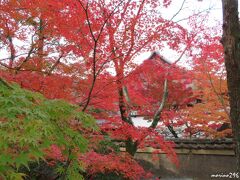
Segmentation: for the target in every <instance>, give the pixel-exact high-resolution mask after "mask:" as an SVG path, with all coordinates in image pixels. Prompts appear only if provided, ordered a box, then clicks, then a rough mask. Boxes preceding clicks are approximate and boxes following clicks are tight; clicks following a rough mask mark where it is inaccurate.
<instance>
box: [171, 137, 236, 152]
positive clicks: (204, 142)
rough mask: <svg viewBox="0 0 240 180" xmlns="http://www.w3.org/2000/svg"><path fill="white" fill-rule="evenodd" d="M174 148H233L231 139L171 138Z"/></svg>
mask: <svg viewBox="0 0 240 180" xmlns="http://www.w3.org/2000/svg"><path fill="white" fill-rule="evenodd" d="M170 141H173V142H174V143H175V149H194V150H200V149H204V150H233V149H234V143H233V140H232V139H171V140H170Z"/></svg>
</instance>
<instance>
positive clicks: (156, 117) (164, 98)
mask: <svg viewBox="0 0 240 180" xmlns="http://www.w3.org/2000/svg"><path fill="white" fill-rule="evenodd" d="M167 97H168V80H167V79H165V80H164V87H163V96H162V101H161V103H160V106H159V108H158V110H157V111H156V113H155V114H154V117H153V122H152V124H151V125H150V128H156V127H157V124H158V122H159V120H160V115H161V113H162V111H163V108H164V105H165V103H166V101H167Z"/></svg>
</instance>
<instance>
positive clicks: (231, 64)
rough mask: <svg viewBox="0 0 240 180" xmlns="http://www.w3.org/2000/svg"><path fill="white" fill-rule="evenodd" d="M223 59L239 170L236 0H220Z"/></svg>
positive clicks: (239, 35) (239, 71) (239, 73)
mask: <svg viewBox="0 0 240 180" xmlns="http://www.w3.org/2000/svg"><path fill="white" fill-rule="evenodd" d="M222 6H223V38H222V43H223V47H224V59H225V66H226V70H227V83H228V92H229V100H230V119H231V125H232V130H233V135H234V140H235V144H236V151H235V152H236V158H237V170H238V172H239V171H240V27H239V18H238V0H222Z"/></svg>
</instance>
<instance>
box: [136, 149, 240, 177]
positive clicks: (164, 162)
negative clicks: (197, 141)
mask: <svg viewBox="0 0 240 180" xmlns="http://www.w3.org/2000/svg"><path fill="white" fill-rule="evenodd" d="M151 151H152V150H149V149H148V150H140V151H139V152H138V153H136V155H135V158H136V159H137V161H138V162H139V163H140V164H141V165H142V166H143V167H144V168H145V169H146V170H149V171H151V172H152V173H153V174H154V175H155V176H156V177H160V179H161V180H174V179H178V180H180V179H181V180H183V179H184V180H193V179H194V180H208V179H212V180H213V179H222V180H223V179H237V177H238V175H239V174H234V173H236V168H235V167H236V166H235V164H236V159H235V155H234V151H233V150H188V149H177V150H176V153H177V155H178V159H179V163H180V166H179V168H177V167H176V166H175V165H174V164H172V163H171V162H170V161H169V159H168V158H167V157H166V154H164V153H159V154H158V155H157V156H158V158H159V160H156V161H153V159H152V154H151ZM227 176H228V177H227ZM230 176H231V177H230ZM239 176H240V175H239ZM224 177H225V178H224Z"/></svg>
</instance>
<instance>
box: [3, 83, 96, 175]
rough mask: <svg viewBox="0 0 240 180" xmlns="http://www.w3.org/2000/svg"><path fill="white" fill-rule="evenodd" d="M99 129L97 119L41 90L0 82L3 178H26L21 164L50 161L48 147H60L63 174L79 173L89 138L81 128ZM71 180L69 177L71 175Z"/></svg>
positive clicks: (27, 165)
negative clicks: (43, 93)
mask: <svg viewBox="0 0 240 180" xmlns="http://www.w3.org/2000/svg"><path fill="white" fill-rule="evenodd" d="M76 124H77V125H78V126H79V125H80V126H81V127H82V128H86V129H94V130H96V129H97V126H96V124H95V120H94V119H93V118H92V117H91V116H89V115H87V114H85V113H83V112H80V111H79V110H78V108H77V106H74V105H71V104H69V103H67V102H65V101H63V100H47V99H46V98H44V97H43V96H42V95H41V94H39V93H34V92H31V91H28V90H23V89H21V88H20V87H19V86H18V85H16V84H11V85H9V84H8V83H6V82H5V81H4V80H2V79H1V81H0V177H1V178H3V179H23V178H24V176H25V174H24V173H21V172H20V171H19V169H20V167H23V166H24V167H26V168H27V169H29V170H30V168H29V164H30V163H33V162H39V161H40V160H43V161H46V162H47V161H48V159H46V157H47V149H49V148H50V147H51V146H52V145H54V146H56V147H58V148H59V150H60V152H61V155H62V158H63V161H66V163H65V164H64V163H63V164H64V165H63V166H62V169H63V170H62V172H61V173H62V175H63V176H64V177H66V178H67V177H74V176H79V171H80V170H82V165H81V162H80V161H79V160H78V154H79V153H84V152H86V151H87V145H88V141H87V139H86V138H85V137H83V134H82V133H81V131H80V130H79V129H78V128H73V125H76ZM69 179H70V178H69Z"/></svg>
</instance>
